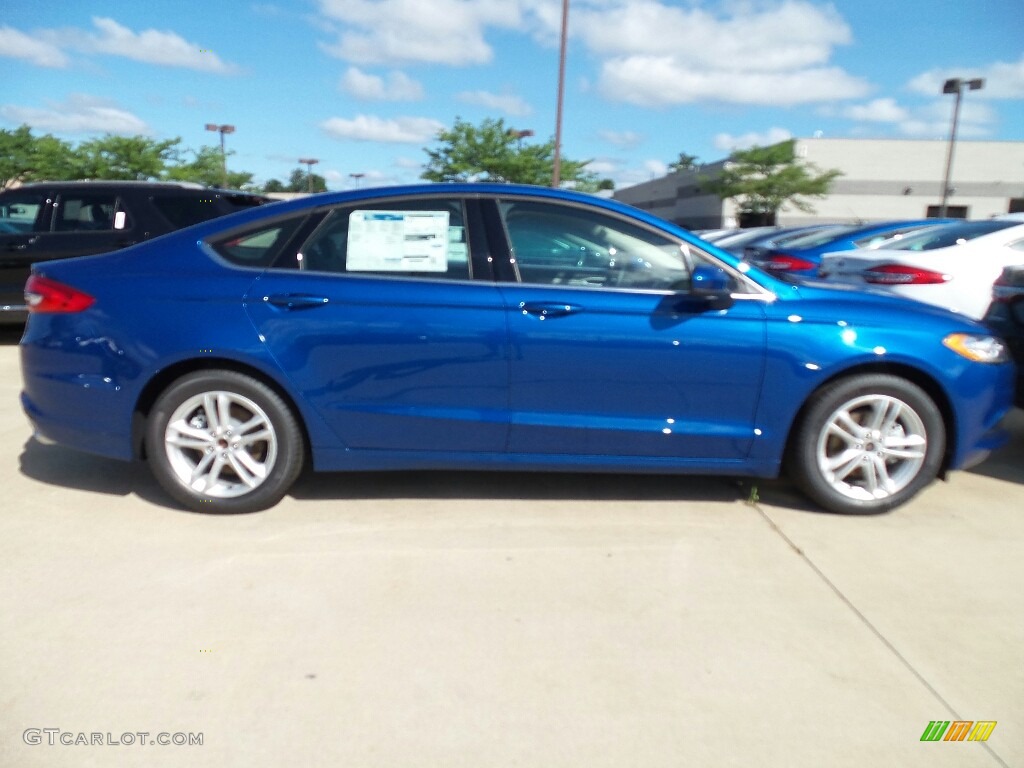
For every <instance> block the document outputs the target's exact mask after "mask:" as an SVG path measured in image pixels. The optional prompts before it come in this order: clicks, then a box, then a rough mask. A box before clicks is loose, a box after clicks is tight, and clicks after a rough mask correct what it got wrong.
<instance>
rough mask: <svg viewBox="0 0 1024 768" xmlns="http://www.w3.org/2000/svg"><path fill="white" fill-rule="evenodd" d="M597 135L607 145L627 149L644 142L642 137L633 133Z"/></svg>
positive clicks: (601, 133) (605, 132)
mask: <svg viewBox="0 0 1024 768" xmlns="http://www.w3.org/2000/svg"><path fill="white" fill-rule="evenodd" d="M597 135H598V136H600V137H601V138H602V139H603V140H604V141H607V142H608V143H609V144H614V145H615V146H616V147H625V148H627V149H632V148H633V147H636V146H639V145H640V144H642V143H643V141H644V137H643V135H642V134H639V133H636V132H635V131H599V132H598V134H597Z"/></svg>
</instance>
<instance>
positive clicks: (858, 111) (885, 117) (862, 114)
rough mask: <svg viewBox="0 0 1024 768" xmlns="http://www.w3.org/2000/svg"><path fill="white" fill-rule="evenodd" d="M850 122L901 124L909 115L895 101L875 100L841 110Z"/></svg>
mask: <svg viewBox="0 0 1024 768" xmlns="http://www.w3.org/2000/svg"><path fill="white" fill-rule="evenodd" d="M843 115H844V116H845V117H848V118H850V119H851V120H857V121H858V122H868V123H901V122H903V121H905V120H907V119H908V118H909V117H910V113H909V112H908V111H907V110H906V109H904V108H903V107H901V106H900V105H899V104H897V103H896V100H895V99H875V100H874V101H871V102H868V103H867V104H855V105H853V106H850V107H847V108H846V109H844V110H843Z"/></svg>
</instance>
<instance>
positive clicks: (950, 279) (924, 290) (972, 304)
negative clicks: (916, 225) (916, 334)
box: [818, 219, 1024, 320]
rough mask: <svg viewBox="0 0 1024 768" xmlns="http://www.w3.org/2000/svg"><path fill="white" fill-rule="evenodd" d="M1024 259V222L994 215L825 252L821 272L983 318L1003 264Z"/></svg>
mask: <svg viewBox="0 0 1024 768" xmlns="http://www.w3.org/2000/svg"><path fill="white" fill-rule="evenodd" d="M1020 263H1024V224H1019V223H1017V222H1014V221H1006V220H1002V221H1000V220H995V219H989V220H986V221H972V222H961V223H959V224H949V225H946V226H941V227H933V228H929V229H926V230H923V231H921V232H918V233H917V234H916V235H910V236H908V237H906V238H904V239H903V240H901V241H900V242H898V243H892V244H891V245H889V246H888V247H886V248H879V249H878V250H874V251H854V252H852V253H830V254H826V255H825V256H824V257H823V258H822V261H821V267H820V269H819V271H818V275H819V277H820V278H821V279H823V280H826V281H828V282H839V283H846V284H850V285H857V286H862V287H871V288H876V289H879V290H884V291H887V292H889V293H893V294H897V295H900V296H904V297H906V298H908V299H916V300H918V301H923V302H925V303H927V304H934V305H936V306H939V307H944V308H946V309H949V310H952V311H954V312H959V313H961V314H964V315H966V316H967V317H970V318H972V319H974V320H980V319H981V318H982V317H984V315H985V310H987V309H988V305H989V303H990V302H991V300H992V283H993V282H995V280H996V278H997V277H999V273H1000V272H1001V271H1002V269H1003V267H1006V266H1010V265H1013V264H1020Z"/></svg>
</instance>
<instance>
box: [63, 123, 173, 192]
mask: <svg viewBox="0 0 1024 768" xmlns="http://www.w3.org/2000/svg"><path fill="white" fill-rule="evenodd" d="M180 143H181V139H168V140H166V141H154V140H153V139H149V138H146V137H145V136H115V135H113V134H109V133H108V134H107V135H106V136H103V137H101V138H98V139H90V140H88V141H83V142H82V143H81V144H79V145H78V147H77V148H76V149H75V155H77V157H78V161H79V162H80V163H81V175H80V176H79V178H86V179H120V180H138V181H145V180H149V179H158V178H160V176H161V175H162V174H163V172H164V166H165V165H166V164H167V162H168V161H170V160H173V159H174V156H175V152H176V148H177V146H178V144H180Z"/></svg>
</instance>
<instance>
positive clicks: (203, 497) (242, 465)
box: [146, 370, 303, 512]
mask: <svg viewBox="0 0 1024 768" xmlns="http://www.w3.org/2000/svg"><path fill="white" fill-rule="evenodd" d="M146 455H147V458H148V460H149V464H150V467H151V469H152V471H153V474H154V476H155V477H156V479H157V481H158V482H159V483H160V485H161V486H162V487H163V488H164V490H166V491H167V492H168V493H169V494H170V495H171V496H173V497H174V498H175V499H177V500H178V501H180V502H181V503H182V504H184V505H185V506H187V507H189V508H190V509H194V510H197V511H200V512H254V511H256V510H260V509H266V508H267V507H270V506H273V505H274V504H276V503H277V502H278V501H280V500H281V498H282V497H283V496H284V495H285V493H287V492H288V489H289V488H290V487H291V485H292V483H293V482H294V481H295V479H296V478H297V477H298V475H299V472H300V471H301V469H302V463H303V446H302V436H301V432H300V429H299V425H298V423H297V422H296V420H295V416H294V414H292V412H291V409H290V408H289V407H288V405H287V404H286V403H285V402H284V401H283V400H282V399H281V398H280V396H278V394H277V393H276V392H274V391H273V390H272V389H270V388H269V387H267V386H266V385H265V384H263V383H262V382H260V381H258V380H256V379H254V378H252V377H251V376H246V375H244V374H241V373H237V372H235V371H217V370H214V371H199V372H196V373H193V374H189V375H187V376H184V377H182V378H180V379H178V380H177V381H175V382H174V383H173V384H171V386H169V387H168V388H167V389H166V390H165V391H164V392H163V393H162V394H161V395H160V397H159V398H158V399H157V401H156V403H155V404H154V405H153V408H152V410H151V411H150V414H149V420H148V423H147V425H146Z"/></svg>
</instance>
